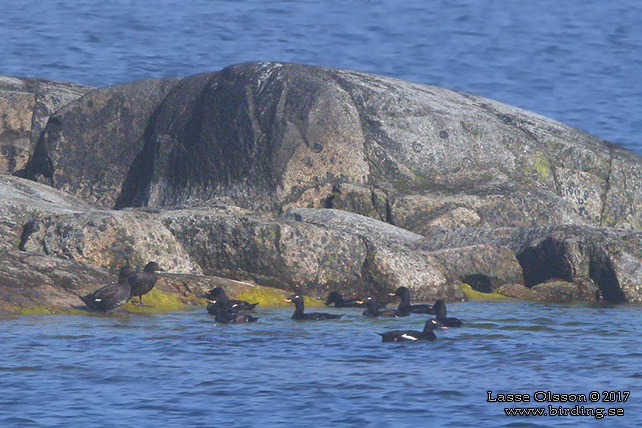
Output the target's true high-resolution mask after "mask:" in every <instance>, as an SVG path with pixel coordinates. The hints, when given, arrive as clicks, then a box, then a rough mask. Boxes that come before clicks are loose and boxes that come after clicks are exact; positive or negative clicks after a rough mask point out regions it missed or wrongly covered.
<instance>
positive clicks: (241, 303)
mask: <svg viewBox="0 0 642 428" xmlns="http://www.w3.org/2000/svg"><path fill="white" fill-rule="evenodd" d="M223 296H225V299H227V302H228V304H229V306H230V307H232V306H234V305H236V308H237V309H238V310H239V311H251V310H254V308H255V307H256V305H258V302H257V303H249V302H246V301H245V300H235V299H229V298H228V297H227V294H226V293H225V290H223V289H222V288H221V287H216V288H214V289H212V290H210V291H208V292H207V293H205V295H204V296H203V297H205V298H206V299H208V300H220V299H222V298H223Z"/></svg>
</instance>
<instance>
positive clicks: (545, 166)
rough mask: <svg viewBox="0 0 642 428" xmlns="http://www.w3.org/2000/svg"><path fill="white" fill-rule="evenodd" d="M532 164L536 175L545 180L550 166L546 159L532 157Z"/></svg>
mask: <svg viewBox="0 0 642 428" xmlns="http://www.w3.org/2000/svg"><path fill="white" fill-rule="evenodd" d="M533 163H534V164H535V170H536V171H537V173H538V174H539V175H540V176H541V177H543V178H546V177H548V174H549V172H550V168H551V165H550V163H549V161H548V159H546V158H544V157H542V156H534V157H533Z"/></svg>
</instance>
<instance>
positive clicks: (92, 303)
mask: <svg viewBox="0 0 642 428" xmlns="http://www.w3.org/2000/svg"><path fill="white" fill-rule="evenodd" d="M130 273H131V271H129V270H128V266H123V267H122V268H120V272H119V273H118V283H117V284H111V285H106V286H104V287H102V288H99V289H98V290H96V291H94V292H93V293H91V294H88V295H86V296H82V297H81V299H82V301H83V302H85V305H87V306H88V307H89V308H90V309H93V310H95V311H99V312H107V311H111V310H112V309H116V308H117V307H119V306H120V305H122V304H123V303H125V302H127V300H129V296H130V293H131V287H130V286H129V281H127V279H128V278H129V274H130Z"/></svg>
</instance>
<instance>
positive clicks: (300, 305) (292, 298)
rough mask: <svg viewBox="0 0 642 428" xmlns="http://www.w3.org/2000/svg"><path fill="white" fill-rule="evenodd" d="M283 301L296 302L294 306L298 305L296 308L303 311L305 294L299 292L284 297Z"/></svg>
mask: <svg viewBox="0 0 642 428" xmlns="http://www.w3.org/2000/svg"><path fill="white" fill-rule="evenodd" d="M283 301H285V302H288V303H294V306H295V307H296V310H297V311H299V312H303V307H304V305H303V296H301V295H299V294H293V295H291V296H290V297H288V298H286V299H283Z"/></svg>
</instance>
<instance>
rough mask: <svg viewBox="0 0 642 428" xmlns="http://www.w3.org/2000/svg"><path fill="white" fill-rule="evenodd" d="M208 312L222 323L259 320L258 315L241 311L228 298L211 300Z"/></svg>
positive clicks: (241, 322)
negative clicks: (254, 315)
mask: <svg viewBox="0 0 642 428" xmlns="http://www.w3.org/2000/svg"><path fill="white" fill-rule="evenodd" d="M207 312H208V313H210V314H212V315H214V320H216V322H219V323H221V324H245V323H250V322H256V321H258V317H253V316H252V315H249V314H246V313H245V312H240V311H239V310H238V307H237V306H236V305H233V304H231V301H230V300H227V299H226V298H222V299H219V300H211V301H210V303H208V305H207Z"/></svg>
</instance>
